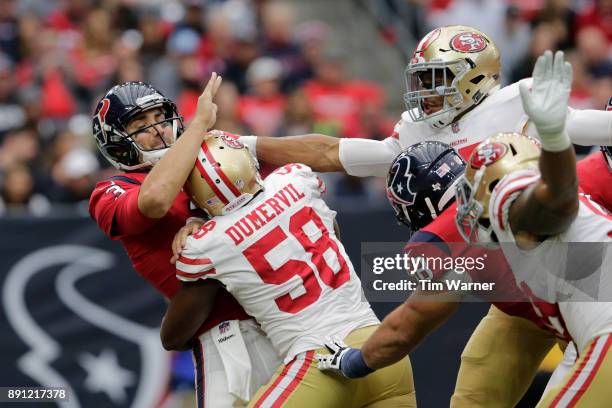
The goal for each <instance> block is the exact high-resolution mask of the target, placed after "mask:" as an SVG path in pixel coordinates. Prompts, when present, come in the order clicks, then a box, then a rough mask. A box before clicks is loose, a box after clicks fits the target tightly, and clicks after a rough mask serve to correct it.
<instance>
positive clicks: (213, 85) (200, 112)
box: [193, 72, 222, 129]
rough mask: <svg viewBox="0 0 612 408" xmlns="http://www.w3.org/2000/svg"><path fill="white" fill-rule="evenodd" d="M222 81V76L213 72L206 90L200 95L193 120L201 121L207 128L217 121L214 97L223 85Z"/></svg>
mask: <svg viewBox="0 0 612 408" xmlns="http://www.w3.org/2000/svg"><path fill="white" fill-rule="evenodd" d="M221 81H222V78H221V77H220V76H219V75H217V73H216V72H213V73H212V75H211V76H210V79H209V80H208V83H207V84H206V87H205V88H204V91H203V92H202V94H201V95H200V96H199V97H198V106H197V108H196V113H195V116H194V118H193V120H194V121H196V120H198V121H201V122H202V124H203V125H204V127H206V129H210V128H212V127H213V126H214V124H215V122H216V121H217V105H216V104H215V103H214V102H213V98H214V97H215V95H216V94H217V91H218V90H219V87H220V86H221Z"/></svg>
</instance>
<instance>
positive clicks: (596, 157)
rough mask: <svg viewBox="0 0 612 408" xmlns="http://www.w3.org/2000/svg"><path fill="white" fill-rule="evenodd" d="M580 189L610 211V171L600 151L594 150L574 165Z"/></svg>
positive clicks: (611, 198) (611, 195)
mask: <svg viewBox="0 0 612 408" xmlns="http://www.w3.org/2000/svg"><path fill="white" fill-rule="evenodd" d="M576 171H577V172H578V182H579V184H580V189H581V191H582V192H583V193H585V194H586V195H589V196H591V198H592V199H593V201H595V202H596V203H597V204H599V205H601V206H602V207H604V208H605V209H606V210H608V211H610V212H612V188H610V186H611V185H612V173H610V169H609V168H608V163H606V159H605V158H604V156H603V154H602V153H601V152H595V153H592V154H590V155H588V156H587V157H586V158H584V159H582V160H580V161H579V162H578V164H577V165H576Z"/></svg>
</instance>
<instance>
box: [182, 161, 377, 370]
mask: <svg viewBox="0 0 612 408" xmlns="http://www.w3.org/2000/svg"><path fill="white" fill-rule="evenodd" d="M322 189H323V184H322V182H321V181H320V179H319V178H318V177H317V176H316V175H315V174H314V173H313V172H312V171H311V170H310V168H308V167H307V166H305V165H301V164H289V165H287V166H284V167H282V168H280V169H278V170H276V171H275V172H274V173H272V174H271V175H269V176H268V177H267V178H266V179H265V181H264V190H263V191H262V192H261V193H259V194H258V195H257V196H256V197H255V198H254V199H253V200H252V201H251V202H250V203H249V204H248V205H246V206H245V207H243V208H241V209H239V210H237V211H235V212H233V213H231V214H228V215H225V216H220V217H215V218H213V219H212V220H211V221H209V222H208V223H206V224H204V225H203V226H202V228H201V230H200V231H199V232H198V233H196V234H194V235H193V236H192V237H190V238H189V239H188V240H187V245H186V246H185V249H184V251H183V254H182V256H181V257H180V259H179V261H178V262H177V264H176V269H177V270H176V274H177V277H178V278H179V279H181V280H184V281H195V280H197V279H218V280H219V281H221V282H222V283H223V284H224V285H225V287H226V288H227V290H228V291H229V292H230V293H231V294H232V295H233V296H234V297H235V298H236V299H237V300H238V301H239V302H240V304H241V305H242V306H243V307H244V309H245V310H246V312H247V313H248V314H249V315H251V316H253V317H254V318H255V319H257V321H258V322H259V324H260V325H261V327H262V329H263V330H264V332H266V334H267V336H268V338H269V339H270V340H271V341H272V344H273V345H274V347H275V348H276V350H277V351H278V353H279V355H280V356H281V357H283V358H284V360H285V363H288V362H289V361H291V359H292V358H293V357H294V356H295V355H297V354H299V353H301V352H304V351H308V350H314V349H317V348H320V347H322V346H323V345H324V343H325V340H326V338H327V337H328V336H338V337H339V338H341V339H343V338H345V337H346V336H347V335H348V334H349V333H350V332H351V331H353V330H355V329H358V328H361V327H365V326H370V325H374V324H377V323H378V322H379V321H378V319H377V318H376V316H375V315H374V313H373V312H372V309H371V308H370V305H369V304H368V302H367V301H366V300H365V298H364V297H363V294H362V289H361V282H360V280H359V278H358V277H357V275H356V274H355V271H354V269H353V265H352V264H351V262H350V260H349V258H348V256H347V255H346V252H345V250H344V247H343V246H342V244H341V243H340V241H339V240H338V239H337V237H336V234H335V233H334V228H333V221H334V218H335V215H336V213H335V211H332V210H330V209H329V208H328V207H327V205H326V204H325V202H324V201H323V200H322V199H321V191H322Z"/></svg>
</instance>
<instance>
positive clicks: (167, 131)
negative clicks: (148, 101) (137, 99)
mask: <svg viewBox="0 0 612 408" xmlns="http://www.w3.org/2000/svg"><path fill="white" fill-rule="evenodd" d="M126 131H127V133H128V137H130V138H132V140H133V141H134V142H135V143H136V144H137V145H138V147H139V148H140V149H141V150H142V151H145V152H146V151H154V150H161V149H167V148H168V147H170V146H171V145H172V143H173V142H174V133H173V129H172V121H171V120H166V115H165V114H164V112H163V110H162V109H161V108H154V109H150V110H148V111H145V112H142V113H141V114H139V115H137V116H136V117H135V118H134V119H132V120H131V121H130V122H129V123H128V125H127V126H126Z"/></svg>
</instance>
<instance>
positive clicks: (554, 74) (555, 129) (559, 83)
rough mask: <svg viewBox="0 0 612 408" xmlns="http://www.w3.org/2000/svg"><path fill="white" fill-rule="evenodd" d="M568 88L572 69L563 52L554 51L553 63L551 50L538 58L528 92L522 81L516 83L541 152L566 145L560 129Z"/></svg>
mask: <svg viewBox="0 0 612 408" xmlns="http://www.w3.org/2000/svg"><path fill="white" fill-rule="evenodd" d="M571 87H572V66H571V65H570V63H569V62H565V61H564V59H563V51H557V53H556V54H555V57H554V60H553V54H552V52H551V51H546V52H544V54H543V55H541V56H540V57H538V60H537V61H536V64H535V67H534V69H533V85H532V89H531V91H529V89H528V87H527V84H526V83H525V82H521V83H519V90H520V93H521V100H522V102H523V109H525V112H526V113H527V115H529V118H530V119H531V121H532V122H533V123H534V124H535V126H536V129H537V130H538V134H539V136H540V139H541V141H542V148H543V149H544V150H547V151H552V152H559V151H562V150H565V149H567V148H568V147H569V146H570V140H569V137H568V136H567V134H566V133H565V131H564V130H565V119H566V116H567V103H568V100H569V95H570V91H571Z"/></svg>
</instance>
